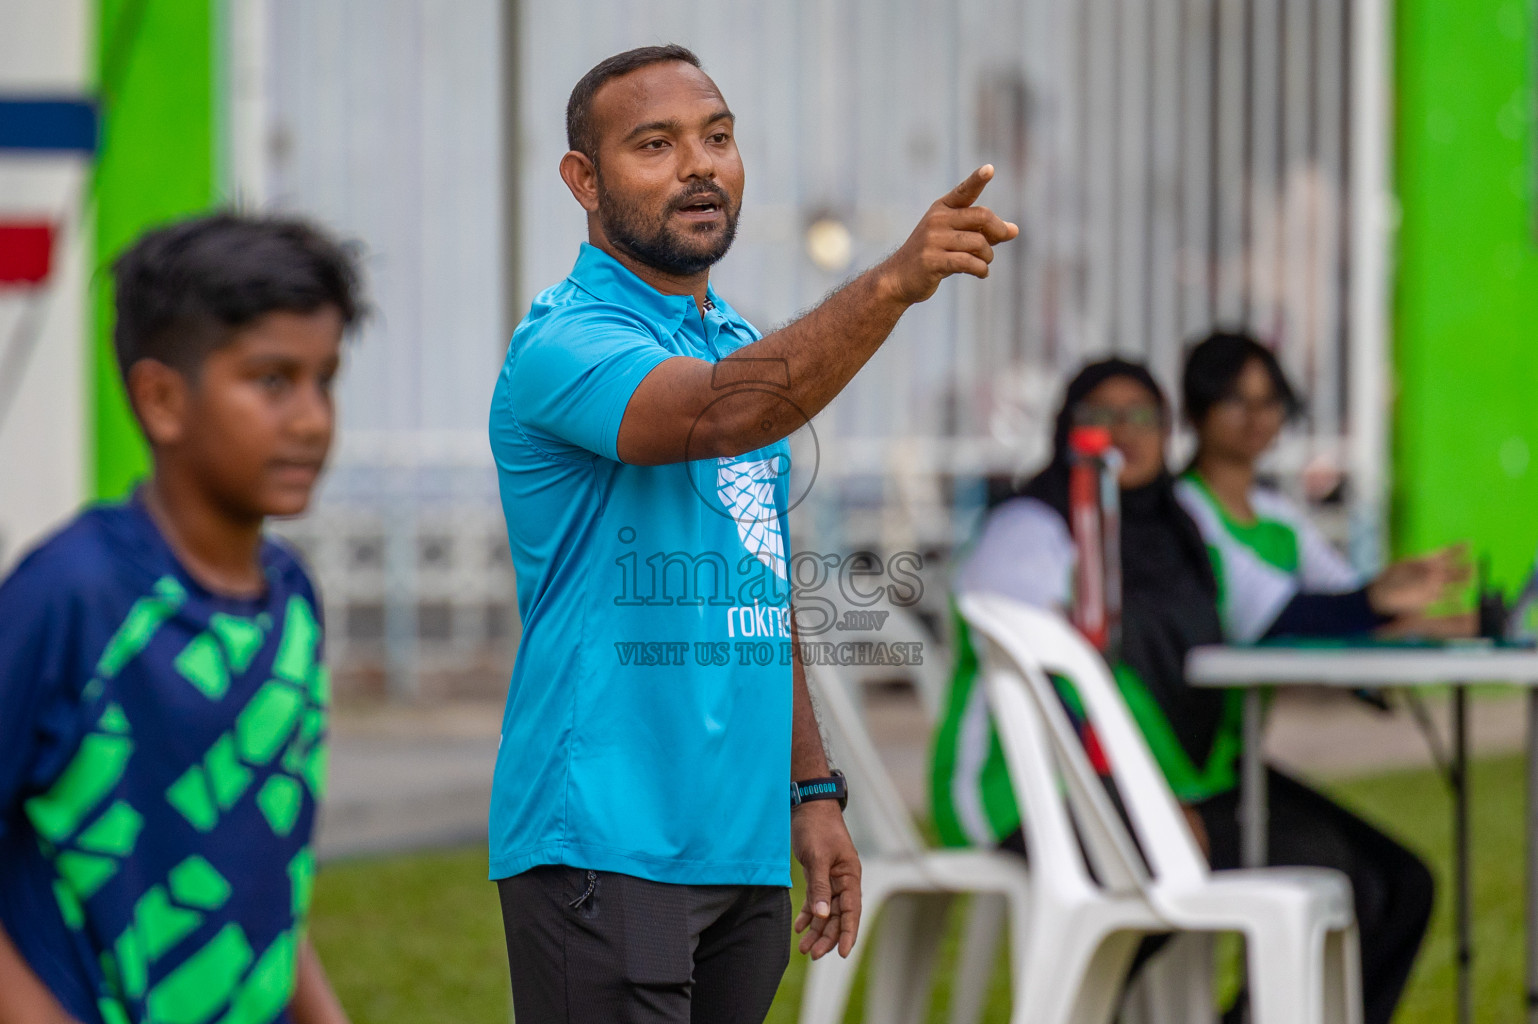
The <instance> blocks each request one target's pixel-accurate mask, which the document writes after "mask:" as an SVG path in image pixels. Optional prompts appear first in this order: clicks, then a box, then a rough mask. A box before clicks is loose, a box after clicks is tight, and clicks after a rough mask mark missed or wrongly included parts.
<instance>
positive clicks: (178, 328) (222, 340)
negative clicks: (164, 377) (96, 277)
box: [112, 213, 363, 382]
mask: <svg viewBox="0 0 1538 1024" xmlns="http://www.w3.org/2000/svg"><path fill="white" fill-rule="evenodd" d="M112 270H113V275H114V277H115V279H116V282H117V324H116V326H115V327H114V328H113V332H112V343H113V346H114V347H115V348H116V349H117V361H118V370H119V372H120V373H121V374H122V375H123V379H124V381H125V382H126V381H127V379H128V371H129V370H130V369H131V368H132V367H133V365H134V364H135V363H137V362H138V361H139V360H141V359H154V360H156V361H158V362H162V363H165V364H166V365H167V366H170V367H172V368H174V369H177V370H180V371H181V372H182V373H185V374H187V375H188V376H194V377H195V376H196V375H197V370H198V368H199V367H200V366H201V365H202V364H203V360H204V359H205V358H207V356H208V354H209V353H210V352H212V351H214V350H215V349H218V348H220V347H221V346H223V345H225V344H227V343H228V342H229V340H230V338H231V335H232V334H233V333H234V332H235V331H237V330H239V329H240V328H242V327H246V326H248V325H250V324H252V323H254V322H255V321H256V320H258V319H260V318H261V317H263V316H265V315H267V314H268V313H275V312H289V313H314V312H316V311H317V310H319V309H321V308H323V307H325V306H333V307H335V308H336V310H337V312H338V313H340V314H341V317H342V325H343V326H344V327H346V326H349V325H351V324H352V323H353V322H354V321H356V320H357V319H358V317H359V316H360V315H361V313H362V302H363V300H362V295H361V291H360V285H359V279H358V269H357V266H356V264H355V263H354V261H353V257H352V255H351V254H350V253H349V252H348V250H347V249H345V248H344V247H343V246H341V245H340V244H338V243H337V242H335V241H333V240H332V239H331V238H329V237H328V236H327V235H326V234H324V233H323V232H321V231H320V230H319V229H318V228H315V227H314V226H312V225H310V224H308V223H306V222H305V221H302V220H296V219H289V218H281V217H250V216H242V215H239V214H233V213H216V214H213V215H210V216H206V217H198V218H195V219H193V220H185V221H180V222H178V223H175V224H170V225H167V226H165V227H161V228H156V229H154V230H152V231H150V232H148V233H146V234H145V235H143V236H142V237H141V238H140V239H139V240H138V241H137V242H135V243H134V244H133V246H132V247H131V248H130V249H129V250H128V251H127V252H125V253H123V255H121V256H119V257H118V259H117V261H116V262H115V263H113V265H112Z"/></svg>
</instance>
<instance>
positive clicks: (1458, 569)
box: [1367, 544, 1473, 636]
mask: <svg viewBox="0 0 1538 1024" xmlns="http://www.w3.org/2000/svg"><path fill="white" fill-rule="evenodd" d="M1471 575H1472V573H1471V571H1470V568H1469V554H1468V545H1466V544H1454V545H1452V546H1451V547H1446V548H1443V549H1442V550H1440V551H1434V552H1432V553H1431V554H1429V555H1422V556H1421V557H1419V558H1407V559H1405V560H1404V561H1401V562H1395V563H1394V564H1393V565H1390V566H1389V567H1388V568H1386V569H1384V570H1383V571H1382V572H1380V573H1379V574H1378V576H1377V578H1376V579H1374V580H1373V581H1372V582H1371V583H1370V584H1368V586H1367V600H1368V602H1369V603H1370V604H1371V605H1372V610H1373V611H1375V612H1377V613H1378V614H1379V615H1386V616H1390V617H1392V618H1395V619H1401V618H1406V617H1408V618H1412V619H1416V620H1419V621H1420V622H1422V623H1425V622H1431V621H1435V620H1432V619H1429V618H1427V617H1426V616H1425V611H1426V609H1428V608H1430V607H1432V606H1434V605H1437V604H1440V603H1441V602H1442V601H1444V600H1446V599H1447V598H1449V597H1451V596H1453V594H1454V592H1455V591H1457V590H1458V589H1460V588H1462V587H1464V586H1467V585H1468V582H1469V579H1470V577H1471ZM1452 618H1458V616H1452ZM1398 625H1399V623H1398V622H1395V623H1393V624H1392V626H1398ZM1392 626H1391V627H1390V628H1392ZM1472 633H1473V630H1472V629H1470V630H1469V631H1468V632H1463V633H1437V634H1426V633H1417V635H1441V636H1470V635H1472Z"/></svg>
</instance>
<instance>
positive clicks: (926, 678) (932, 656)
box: [802, 587, 950, 726]
mask: <svg viewBox="0 0 1538 1024" xmlns="http://www.w3.org/2000/svg"><path fill="white" fill-rule="evenodd" d="M819 596H823V597H827V598H828V599H829V600H830V601H831V602H832V605H833V607H834V608H835V609H836V614H837V616H838V622H839V623H840V626H839V628H838V630H837V631H835V632H832V633H829V634H828V637H829V638H832V639H835V640H837V642H839V643H841V644H842V643H851V642H852V643H862V642H863V643H881V644H894V643H900V644H916V645H918V646H917V650H918V651H919V652H920V654H921V660H920V661H918V662H917V663H916V664H907V665H849V666H846V667H845V668H846V671H847V672H848V673H849V674H850V676H852V677H854V678H856V679H858V680H860V681H861V682H880V681H883V680H887V679H907V680H909V681H910V682H911V683H912V684H913V689H914V691H915V692H916V693H917V694H918V698H919V703H920V704H921V705H922V706H923V708H924V713H925V715H927V716H928V719H929V725H930V726H933V725H935V724H936V723H937V722H938V721H939V720H940V713H941V711H942V710H943V709H944V707H945V700H946V697H947V696H948V694H949V690H950V658H949V655H948V652H947V651H946V650H945V645H944V644H943V643H941V642H940V641H939V639H938V638H937V637H935V636H934V634H933V633H931V632H930V631H929V629H928V628H926V627H925V625H924V623H923V622H922V621H921V620H920V619H919V617H918V616H917V615H915V614H914V613H913V610H912V609H911V608H909V607H907V606H905V605H900V604H896V603H893V602H892V601H889V600H887V599H886V598H885V597H884V596H883V597H881V598H880V599H879V600H877V601H876V603H874V604H872V605H870V606H868V607H864V608H859V607H856V606H855V605H854V604H853V603H852V602H850V601H849V599H848V598H846V597H845V596H844V594H843V592H842V591H841V590H840V589H839V588H838V587H832V588H829V590H828V592H827V593H826V594H819ZM851 611H853V612H856V613H870V612H875V613H877V614H878V615H879V614H881V613H883V612H884V613H886V614H885V617H884V618H882V619H881V620H880V622H881V624H880V625H879V626H872V627H871V628H850V627H849V626H848V625H847V624H848V623H850V622H855V621H858V620H859V619H860V615H859V614H856V615H855V616H854V617H852V618H851V617H849V616H848V615H847V613H848V612H851ZM802 639H811V638H809V637H803V638H802Z"/></svg>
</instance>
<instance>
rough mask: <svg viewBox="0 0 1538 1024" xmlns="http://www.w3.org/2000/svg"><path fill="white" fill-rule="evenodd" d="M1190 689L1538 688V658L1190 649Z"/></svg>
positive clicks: (1496, 652)
mask: <svg viewBox="0 0 1538 1024" xmlns="http://www.w3.org/2000/svg"><path fill="white" fill-rule="evenodd" d="M1186 679H1187V681H1188V682H1190V683H1191V685H1192V686H1223V687H1232V686H1267V685H1272V684H1280V683H1312V684H1316V685H1319V686H1345V687H1361V686H1431V685H1457V684H1472V683H1512V684H1515V685H1518V686H1533V687H1538V650H1531V649H1523V648H1514V647H1494V646H1490V645H1481V644H1479V643H1478V642H1455V643H1448V644H1445V645H1440V646H1426V647H1416V646H1410V645H1406V646H1404V647H1394V646H1364V647H1333V646H1320V647H1307V646H1300V647H1286V646H1269V645H1268V646H1261V647H1230V646H1226V645H1224V646H1212V647H1197V648H1194V649H1193V650H1192V651H1191V653H1190V655H1189V656H1188V657H1187V658H1186Z"/></svg>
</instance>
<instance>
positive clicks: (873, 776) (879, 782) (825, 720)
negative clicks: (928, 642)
mask: <svg viewBox="0 0 1538 1024" xmlns="http://www.w3.org/2000/svg"><path fill="white" fill-rule="evenodd" d="M806 682H807V688H808V689H809V690H810V691H811V694H812V697H813V699H814V700H815V701H816V703H817V707H818V710H819V711H820V712H821V715H822V719H821V724H822V726H823V729H824V731H825V733H826V734H827V738H828V743H829V746H830V747H832V753H833V756H834V760H835V761H836V762H837V763H838V767H839V769H840V770H841V771H843V773H844V775H845V777H846V778H847V779H848V780H849V813H848V817H849V819H850V822H849V824H850V830H851V831H852V832H855V833H857V834H856V836H855V838H856V839H857V840H858V841H859V846H860V852H861V853H862V854H863V853H869V852H875V853H879V854H881V855H883V856H889V857H917V856H918V855H919V854H921V853H923V852H924V849H925V844H924V839H923V837H922V836H920V835H919V831H918V828H917V827H916V826H915V825H914V824H913V816H912V815H911V814H910V813H909V812H908V807H907V805H906V804H904V803H903V798H902V794H901V793H899V792H898V789H897V784H896V783H894V782H893V781H892V777H891V776H890V775H889V774H887V770H886V766H885V765H884V764H882V762H881V755H880V754H879V753H877V751H876V744H875V742H874V741H873V740H872V739H871V736H870V731H869V730H868V729H866V727H865V716H864V715H863V714H861V712H860V704H859V700H860V691H859V686H860V684H859V682H858V681H857V680H854V679H851V678H850V677H849V676H848V675H847V674H846V673H845V672H843V671H842V670H841V669H839V668H837V667H834V666H831V665H816V664H814V665H807V666H806Z"/></svg>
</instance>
